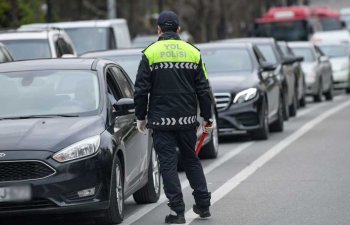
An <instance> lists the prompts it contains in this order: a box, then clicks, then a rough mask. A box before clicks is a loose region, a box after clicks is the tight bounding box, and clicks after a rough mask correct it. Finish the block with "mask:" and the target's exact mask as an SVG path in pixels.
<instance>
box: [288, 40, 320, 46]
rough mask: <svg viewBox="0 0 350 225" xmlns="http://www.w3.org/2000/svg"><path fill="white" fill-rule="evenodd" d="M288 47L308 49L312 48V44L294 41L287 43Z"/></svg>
mask: <svg viewBox="0 0 350 225" xmlns="http://www.w3.org/2000/svg"><path fill="white" fill-rule="evenodd" d="M288 46H289V47H291V48H293V47H294V48H298V47H299V48H300V47H302V48H306V47H309V48H312V47H313V46H314V44H313V43H311V42H308V41H294V42H288Z"/></svg>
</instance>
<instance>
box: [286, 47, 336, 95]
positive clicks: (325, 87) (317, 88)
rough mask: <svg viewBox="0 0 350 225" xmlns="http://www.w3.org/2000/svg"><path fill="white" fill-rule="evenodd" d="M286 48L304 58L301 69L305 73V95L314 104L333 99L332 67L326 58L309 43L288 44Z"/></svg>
mask: <svg viewBox="0 0 350 225" xmlns="http://www.w3.org/2000/svg"><path fill="white" fill-rule="evenodd" d="M288 46H289V47H290V48H291V49H292V51H293V53H294V54H295V55H296V56H301V57H304V61H303V62H302V63H301V67H302V69H303V71H304V73H305V82H306V94H307V95H311V96H313V97H314V101H315V102H320V101H322V95H325V97H326V99H327V100H332V99H333V78H332V66H331V63H330V61H329V58H328V56H325V55H324V54H323V53H322V51H321V50H320V49H319V48H318V47H317V46H315V45H314V44H312V43H310V42H289V43H288Z"/></svg>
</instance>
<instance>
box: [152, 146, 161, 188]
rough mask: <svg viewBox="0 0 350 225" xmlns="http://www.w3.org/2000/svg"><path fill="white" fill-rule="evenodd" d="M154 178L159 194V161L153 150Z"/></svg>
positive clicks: (154, 184)
mask: <svg viewBox="0 0 350 225" xmlns="http://www.w3.org/2000/svg"><path fill="white" fill-rule="evenodd" d="M152 176H153V186H154V190H155V192H156V193H158V192H159V189H160V187H159V186H160V174H159V161H158V157H157V154H156V151H155V150H154V148H153V149H152Z"/></svg>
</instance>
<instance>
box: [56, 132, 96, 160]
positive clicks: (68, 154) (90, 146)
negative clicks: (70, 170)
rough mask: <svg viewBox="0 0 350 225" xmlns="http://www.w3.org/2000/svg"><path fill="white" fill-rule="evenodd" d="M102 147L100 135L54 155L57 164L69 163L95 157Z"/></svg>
mask: <svg viewBox="0 0 350 225" xmlns="http://www.w3.org/2000/svg"><path fill="white" fill-rule="evenodd" d="M99 147H100V135H97V136H94V137H90V138H87V139H84V140H82V141H79V142H77V143H75V144H73V145H71V146H68V147H67V148H64V149H62V150H61V151H59V152H57V153H56V154H54V155H53V158H54V160H56V161H57V162H61V163H62V162H67V161H71V160H75V159H80V158H84V157H87V156H90V155H93V154H94V153H96V152H97V150H98V148H99Z"/></svg>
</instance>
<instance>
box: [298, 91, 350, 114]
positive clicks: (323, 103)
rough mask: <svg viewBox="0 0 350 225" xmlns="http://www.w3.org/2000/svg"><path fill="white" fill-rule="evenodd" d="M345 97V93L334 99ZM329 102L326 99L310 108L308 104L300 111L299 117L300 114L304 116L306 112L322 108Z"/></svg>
mask: <svg viewBox="0 0 350 225" xmlns="http://www.w3.org/2000/svg"><path fill="white" fill-rule="evenodd" d="M344 98H346V96H345V95H338V96H334V100H336V101H339V100H342V99H344ZM328 103H329V102H326V101H324V102H322V103H318V104H317V105H313V106H311V107H309V108H308V105H306V108H304V109H302V110H300V112H298V114H297V118H298V117H300V116H304V115H306V114H309V113H310V112H312V111H315V110H316V109H318V108H321V107H322V106H324V105H326V104H328Z"/></svg>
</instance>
